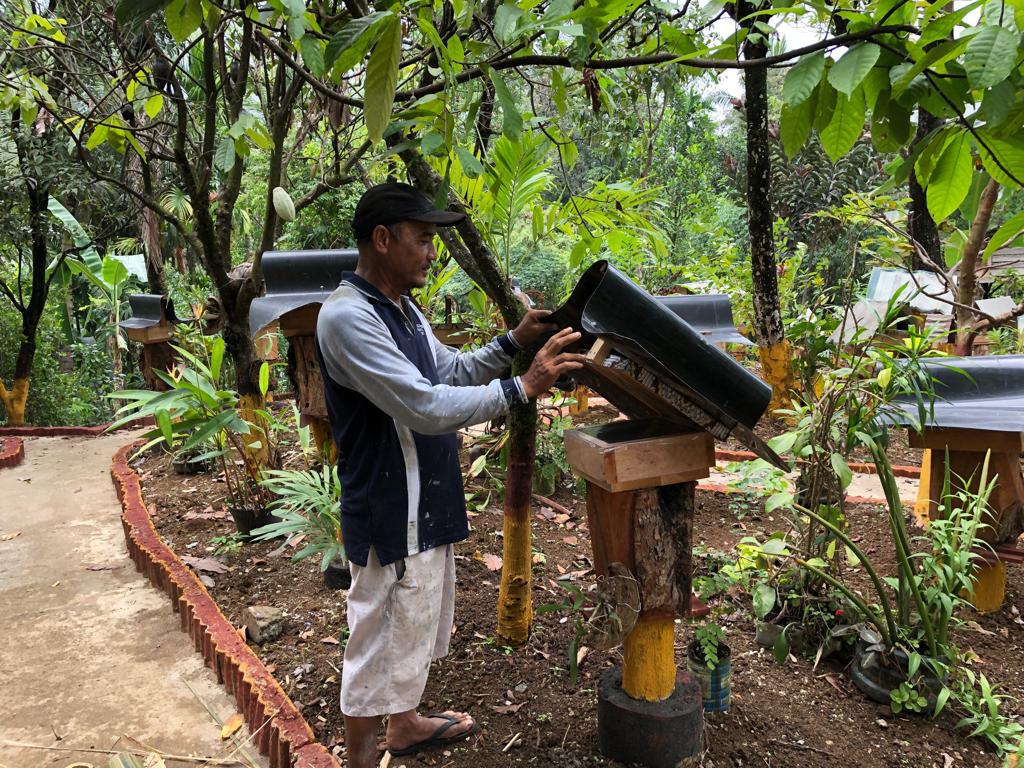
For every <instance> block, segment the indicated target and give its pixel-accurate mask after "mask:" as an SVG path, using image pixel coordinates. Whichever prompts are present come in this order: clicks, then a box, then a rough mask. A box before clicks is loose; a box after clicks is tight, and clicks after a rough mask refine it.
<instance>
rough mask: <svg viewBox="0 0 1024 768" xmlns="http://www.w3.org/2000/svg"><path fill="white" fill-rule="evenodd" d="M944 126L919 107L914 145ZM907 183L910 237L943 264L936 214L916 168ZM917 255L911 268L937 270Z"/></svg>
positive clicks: (931, 257) (938, 119) (937, 262)
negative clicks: (918, 180) (932, 213)
mask: <svg viewBox="0 0 1024 768" xmlns="http://www.w3.org/2000/svg"><path fill="white" fill-rule="evenodd" d="M941 125H942V118H941V117H935V116H934V115H932V114H931V113H929V112H928V111H927V110H926V109H925V108H924V107H919V108H918V110H917V133H916V134H915V136H914V144H913V145H911V146H915V145H917V143H918V142H920V141H921V140H922V139H924V138H925V137H926V136H928V135H929V134H930V133H931V132H932V131H934V130H935V129H936V128H938V127H940V126H941ZM907 183H908V186H909V188H910V213H909V214H908V216H907V225H908V229H909V230H910V236H911V237H912V238H913V239H914V240H916V241H917V242H918V244H920V246H921V248H923V249H924V252H925V253H927V254H928V258H929V259H931V260H932V261H933V262H935V263H936V264H939V265H942V264H943V263H944V259H943V256H942V239H941V238H940V237H939V228H938V226H936V224H935V220H934V219H933V218H932V215H931V214H930V213H929V212H928V200H927V197H926V196H925V191H924V188H923V187H922V186H921V185H920V184H918V182H917V176H916V175H915V173H914V169H913V168H911V169H910V179H909V180H908V182H907ZM913 254H914V255H913V258H912V261H911V269H915V270H918V269H926V270H928V271H934V267H933V266H932V265H931V264H927V263H926V262H925V261H924V259H922V258H921V256H920V254H919V253H918V252H917V249H916V248H915V249H913Z"/></svg>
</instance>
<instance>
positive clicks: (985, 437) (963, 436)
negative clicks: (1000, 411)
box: [907, 427, 1024, 453]
mask: <svg viewBox="0 0 1024 768" xmlns="http://www.w3.org/2000/svg"><path fill="white" fill-rule="evenodd" d="M907 441H908V442H909V443H910V447H911V448H932V449H935V450H939V451H942V450H944V449H945V448H946V447H947V446H948V447H949V450H951V451H977V452H979V453H984V452H985V451H989V450H990V451H993V452H995V451H1016V452H1017V453H1021V452H1022V451H1024V433H1021V432H998V431H996V430H992V429H954V428H945V427H925V429H924V431H923V432H917V431H916V430H914V429H908V430H907Z"/></svg>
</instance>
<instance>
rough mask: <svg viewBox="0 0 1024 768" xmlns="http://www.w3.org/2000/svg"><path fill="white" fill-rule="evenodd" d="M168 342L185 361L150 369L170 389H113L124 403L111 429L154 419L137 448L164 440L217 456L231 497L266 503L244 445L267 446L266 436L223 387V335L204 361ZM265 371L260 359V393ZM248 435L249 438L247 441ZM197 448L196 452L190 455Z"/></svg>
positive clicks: (265, 417) (246, 503) (264, 418)
mask: <svg viewBox="0 0 1024 768" xmlns="http://www.w3.org/2000/svg"><path fill="white" fill-rule="evenodd" d="M172 347H173V348H174V349H175V351H176V352H177V353H178V355H180V358H181V360H182V361H183V362H182V363H180V364H179V365H177V366H176V367H175V368H174V370H172V371H170V372H164V371H154V373H155V375H156V376H158V377H159V378H160V379H161V380H162V381H163V382H164V383H165V384H167V386H168V390H167V391H166V392H152V391H149V390H123V391H120V392H114V393H113V394H111V395H110V397H111V398H114V399H118V400H127V401H128V402H127V403H126V404H125V405H123V406H122V407H121V408H119V409H118V414H122V415H121V416H120V418H118V419H117V420H116V421H114V422H113V423H112V424H111V425H110V427H109V430H114V429H118V428H119V427H122V426H125V425H126V424H128V423H129V422H132V421H134V420H136V419H139V418H147V417H148V418H152V419H153V420H154V421H156V428H155V429H152V430H150V431H149V432H147V433H146V434H145V435H143V437H144V438H145V439H146V440H147V442H146V444H145V445H143V446H142V448H140V449H139V452H142V451H145V450H146V449H148V448H151V447H153V446H157V445H162V446H163V447H165V448H166V449H167V450H171V451H175V450H176V451H179V452H181V453H183V454H185V455H189V456H193V460H195V461H199V460H202V459H215V460H216V461H217V462H218V464H219V466H220V469H221V471H222V472H223V473H224V482H225V483H226V484H227V488H228V496H229V498H230V501H232V502H233V503H234V504H235V505H237V506H240V507H245V508H250V509H251V508H257V509H262V508H264V507H265V506H266V504H267V502H268V501H269V497H268V494H267V493H266V491H265V489H264V488H263V486H262V485H261V484H260V481H261V480H262V479H263V472H264V470H263V469H262V468H261V466H260V465H259V463H257V461H256V460H255V458H254V457H253V452H252V450H249V449H248V448H249V447H250V446H252V445H253V444H254V443H255V444H256V447H257V448H260V447H263V446H266V445H267V443H268V437H269V436H268V433H267V431H266V430H265V429H263V428H262V427H261V426H258V425H257V424H253V423H251V422H249V421H247V420H246V419H244V418H242V416H241V415H240V414H239V412H238V406H239V399H240V398H239V395H238V393H237V392H236V391H235V390H233V389H227V388H223V387H222V383H221V380H222V375H223V370H222V369H223V362H224V351H225V344H224V340H223V339H221V338H218V339H216V340H215V341H214V343H213V345H212V348H211V350H210V356H209V358H208V359H206V360H204V359H201V358H200V357H199V356H198V355H195V354H193V353H192V352H190V351H189V350H187V349H185V348H184V347H180V346H176V345H172ZM269 375H270V369H269V366H268V365H267V363H265V362H264V363H263V365H262V366H261V368H260V373H259V380H260V387H261V390H262V393H263V395H264V396H266V392H267V387H268V384H269ZM257 416H258V417H260V418H259V421H260V422H261V423H267V422H269V421H270V418H269V414H266V413H264V412H259V413H257ZM247 436H252V437H250V439H249V440H248V441H247V440H245V439H244V438H245V437H247ZM247 442H248V446H247ZM204 449H205V452H201V451H204ZM196 452H200V453H199V455H194V454H195V453H196Z"/></svg>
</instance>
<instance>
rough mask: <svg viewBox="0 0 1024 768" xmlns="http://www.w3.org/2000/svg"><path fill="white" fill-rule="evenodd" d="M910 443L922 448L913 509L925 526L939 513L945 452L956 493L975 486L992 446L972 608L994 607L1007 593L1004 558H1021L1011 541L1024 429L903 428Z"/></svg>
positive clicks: (1020, 489)
mask: <svg viewBox="0 0 1024 768" xmlns="http://www.w3.org/2000/svg"><path fill="white" fill-rule="evenodd" d="M907 432H908V442H909V443H910V446H911V447H912V448H923V449H924V451H925V453H924V457H923V459H922V463H921V480H920V485H919V486H918V498H917V503H916V504H915V505H914V512H915V515H916V516H917V518H918V520H919V521H920V522H921V523H922V524H925V525H927V522H928V521H929V520H932V519H934V518H935V516H936V515H937V514H938V510H937V507H938V501H939V497H940V496H941V495H942V485H943V480H944V475H945V472H944V467H945V462H946V456H947V451H948V456H949V460H948V462H949V463H948V466H949V474H950V485H951V489H952V491H953V492H954V493H955V492H956V491H958V490H964V481H965V480H970V482H969V483H968V486H967V488H966V490H970V491H972V492H974V491H977V489H978V484H979V480H980V476H981V468H982V466H983V464H984V462H985V456H986V453H987V452H989V451H991V454H990V457H989V464H988V480H989V481H991V480H992V478H993V477H996V485H995V488H994V489H993V490H992V494H991V495H990V496H989V513H988V515H987V516H986V519H985V521H984V522H985V523H986V525H987V527H986V528H984V529H982V531H981V532H980V533H979V537H980V538H981V539H983V540H984V541H985V542H987V543H988V544H989V545H991V547H992V549H993V550H994V552H993V551H992V550H990V549H988V548H986V549H985V550H984V551H983V552H981V554H982V556H983V562H982V564H981V565H980V567H979V569H978V572H977V574H976V575H975V578H974V582H975V585H974V607H975V608H977V610H979V611H981V612H989V611H996V610H998V609H999V607H1000V606H1001V605H1002V604H1003V597H1004V596H1005V593H1006V563H1007V562H1022V561H1024V553H1022V552H1020V550H1018V549H1017V548H1016V546H1015V542H1016V540H1017V537H1018V536H1019V535H1020V533H1021V531H1022V527H1024V477H1022V475H1021V469H1020V456H1021V453H1022V451H1024V434H1022V433H1020V432H1001V431H995V430H985V429H954V428H943V427H925V428H924V430H922V431H921V432H917V431H915V430H913V429H908V430H907Z"/></svg>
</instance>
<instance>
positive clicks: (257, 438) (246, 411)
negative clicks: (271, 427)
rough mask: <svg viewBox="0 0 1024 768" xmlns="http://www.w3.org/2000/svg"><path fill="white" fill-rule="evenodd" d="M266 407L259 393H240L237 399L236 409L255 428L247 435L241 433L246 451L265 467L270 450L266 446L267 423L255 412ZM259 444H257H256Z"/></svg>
mask: <svg viewBox="0 0 1024 768" xmlns="http://www.w3.org/2000/svg"><path fill="white" fill-rule="evenodd" d="M265 407H266V401H265V400H264V399H263V396H262V395H260V394H259V393H256V394H251V395H242V396H241V397H240V398H239V399H238V411H239V414H240V415H241V417H242V418H243V419H245V420H246V421H248V422H249V423H250V424H251V425H253V427H255V429H252V431H250V432H249V434H248V435H243V439H244V442H245V448H246V451H247V452H248V453H249V455H250V457H252V460H253V461H254V462H256V464H257V465H258V466H261V467H265V466H267V462H268V461H269V458H270V451H269V450H268V446H267V434H266V433H267V426H268V425H267V423H266V420H265V419H264V418H263V417H262V416H260V415H259V413H257V411H261V410H263V408H265ZM257 443H258V444H259V445H258V446H257V445H256V444H257Z"/></svg>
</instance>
